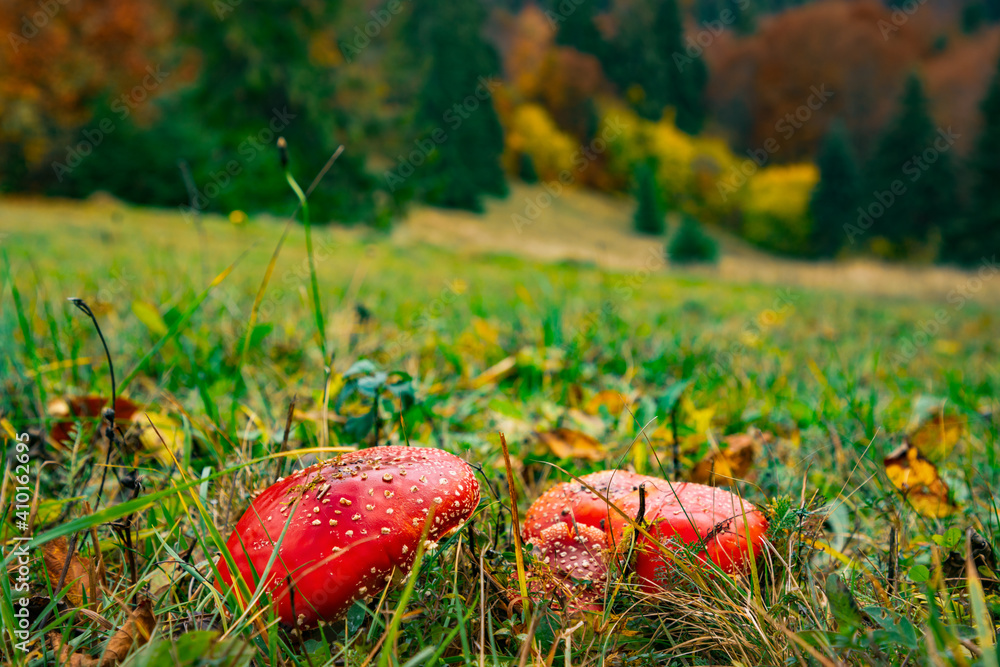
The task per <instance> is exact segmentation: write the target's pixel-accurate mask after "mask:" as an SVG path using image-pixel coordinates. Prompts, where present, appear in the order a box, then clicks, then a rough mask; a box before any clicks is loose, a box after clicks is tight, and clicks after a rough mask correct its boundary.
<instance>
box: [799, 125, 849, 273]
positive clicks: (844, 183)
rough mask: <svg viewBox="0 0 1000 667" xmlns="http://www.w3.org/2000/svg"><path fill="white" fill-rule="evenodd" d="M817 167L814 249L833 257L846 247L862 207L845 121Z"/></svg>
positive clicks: (833, 132) (836, 129)
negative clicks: (849, 228)
mask: <svg viewBox="0 0 1000 667" xmlns="http://www.w3.org/2000/svg"><path fill="white" fill-rule="evenodd" d="M817 166H818V167H819V175H820V177H819V183H818V184H817V185H816V188H815V189H814V190H813V194H812V200H811V201H810V202H809V211H810V213H811V214H812V220H813V231H812V246H813V251H814V252H815V253H816V255H817V256H819V257H832V256H833V255H835V254H836V252H837V250H839V249H840V246H841V245H842V244H843V241H844V238H845V235H844V225H845V224H847V223H848V222H849V221H851V220H852V216H853V215H855V211H856V209H857V206H858V186H859V175H858V165H857V161H856V160H855V158H854V152H853V150H852V149H851V143H850V139H849V138H848V136H847V128H846V127H845V126H844V124H843V123H842V122H841V121H839V120H837V121H834V123H833V125H832V126H831V127H830V130H829V132H828V133H827V135H826V139H825V140H824V141H823V147H822V148H821V149H820V153H819V157H818V158H817Z"/></svg>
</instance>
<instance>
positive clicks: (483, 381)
mask: <svg viewBox="0 0 1000 667" xmlns="http://www.w3.org/2000/svg"><path fill="white" fill-rule="evenodd" d="M516 366H517V359H516V358H515V357H506V358H504V359H501V360H500V361H498V362H497V363H495V364H493V365H492V366H490V367H489V368H487V369H486V370H485V371H483V372H482V373H480V374H479V375H477V376H476V377H474V378H472V379H471V380H470V381H469V388H470V389H480V388H482V387H485V386H486V385H488V384H493V383H494V382H498V381H500V380H502V379H503V378H505V377H507V376H508V375H510V374H511V373H512V372H513V371H514V368H515V367H516Z"/></svg>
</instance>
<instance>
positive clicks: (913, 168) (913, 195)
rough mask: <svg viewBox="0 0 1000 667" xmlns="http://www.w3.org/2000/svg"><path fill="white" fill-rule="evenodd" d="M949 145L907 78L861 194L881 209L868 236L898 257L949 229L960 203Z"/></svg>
mask: <svg viewBox="0 0 1000 667" xmlns="http://www.w3.org/2000/svg"><path fill="white" fill-rule="evenodd" d="M947 142H948V137H947V135H946V133H943V132H941V131H939V130H938V128H937V127H936V126H935V125H934V119H933V118H931V115H930V112H929V110H928V104H927V98H926V97H925V96H924V91H923V87H922V86H921V84H920V79H919V78H918V77H917V76H916V75H915V74H913V75H911V76H910V77H909V78H908V79H907V81H906V85H905V88H904V90H903V95H902V97H901V98H900V101H899V110H898V111H897V113H896V116H895V118H894V119H893V120H892V121H890V123H889V126H888V128H887V129H886V130H885V131H884V133H883V134H882V137H881V138H880V140H879V142H878V147H877V148H876V151H875V154H874V156H873V157H872V160H871V163H870V165H869V168H868V175H867V179H866V180H867V187H866V189H865V190H866V191H865V193H864V194H865V198H866V199H867V198H868V197H871V198H872V199H874V200H876V201H878V202H879V204H880V206H881V207H882V208H883V209H884V212H883V213H882V215H881V216H880V217H879V218H878V219H876V220H875V221H874V223H873V225H872V227H871V229H870V230H869V234H871V235H873V236H883V237H885V238H886V239H888V240H889V241H891V242H893V243H894V244H895V245H896V252H897V254H903V253H904V251H905V244H906V243H912V242H916V243H924V242H925V241H926V240H927V238H928V234H929V233H930V231H931V230H932V229H934V228H939V229H941V230H942V231H944V230H947V229H948V228H949V226H950V225H951V220H952V218H953V216H954V215H955V213H956V208H957V204H958V201H957V195H956V189H957V183H956V177H955V170H954V165H953V164H952V160H951V155H950V153H949V150H950V148H951V147H950V145H949V144H948V143H947Z"/></svg>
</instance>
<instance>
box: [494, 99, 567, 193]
mask: <svg viewBox="0 0 1000 667" xmlns="http://www.w3.org/2000/svg"><path fill="white" fill-rule="evenodd" d="M506 137H507V155H506V156H505V161H506V162H507V167H508V169H510V170H511V171H513V170H514V169H513V167H514V165H516V164H517V159H518V158H519V156H520V155H522V154H527V155H530V156H531V159H532V161H533V162H534V164H535V171H537V172H538V177H539V178H540V179H542V180H543V181H551V180H556V179H558V178H559V173H560V172H561V171H563V170H564V169H565V170H572V169H573V155H574V153H577V152H578V150H579V146H578V142H576V141H575V140H574V139H573V138H572V137H571V136H569V135H568V134H566V133H565V132H562V131H561V130H560V129H559V128H558V127H556V124H555V122H554V121H553V120H552V118H551V117H550V116H549V114H548V112H546V111H545V109H544V108H543V107H542V106H541V105H538V104H522V105H520V106H518V107H516V108H515V109H514V111H513V113H512V114H511V119H510V127H509V128H508V129H507V134H506Z"/></svg>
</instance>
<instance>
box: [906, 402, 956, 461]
mask: <svg viewBox="0 0 1000 667" xmlns="http://www.w3.org/2000/svg"><path fill="white" fill-rule="evenodd" d="M964 433H965V418H964V417H959V416H957V415H954V414H947V413H945V411H944V409H943V408H937V409H935V410H933V411H931V412H930V414H929V415H927V417H925V418H924V420H923V421H921V422H920V423H919V424H917V425H916V426H915V427H913V428H911V429H910V431H909V433H908V436H907V439H908V440H909V441H910V443H911V444H912V445H913V446H914V447H916V448H917V449H918V450H920V453H921V454H923V455H924V456H926V457H927V458H929V459H942V458H944V457H945V456H947V455H948V454H950V453H951V450H953V449H954V448H955V445H956V444H958V441H959V440H960V439H961V437H962V435H963V434H964Z"/></svg>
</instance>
